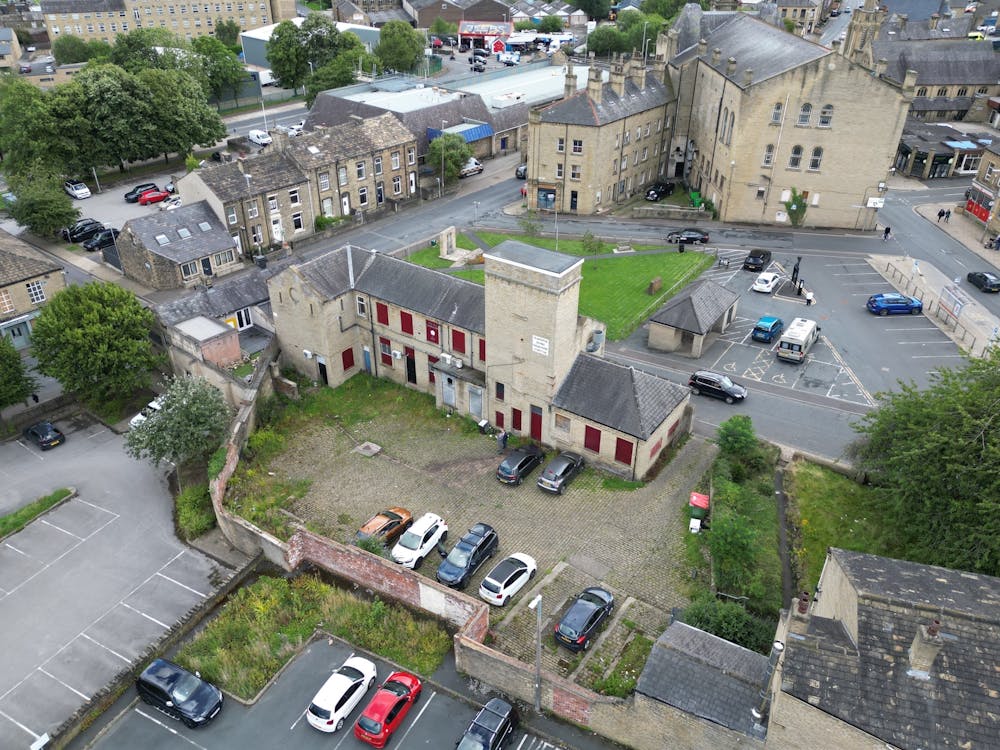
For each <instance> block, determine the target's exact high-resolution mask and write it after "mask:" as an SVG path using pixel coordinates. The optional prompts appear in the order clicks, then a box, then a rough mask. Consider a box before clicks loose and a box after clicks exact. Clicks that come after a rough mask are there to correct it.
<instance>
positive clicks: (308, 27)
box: [299, 13, 360, 70]
mask: <svg viewBox="0 0 1000 750" xmlns="http://www.w3.org/2000/svg"><path fill="white" fill-rule="evenodd" d="M299 36H300V38H301V44H302V45H303V47H305V51H306V60H308V61H309V62H311V63H312V64H313V70H315V69H316V68H319V67H320V66H322V65H326V64H327V63H328V62H330V61H331V60H333V59H334V58H335V57H336V56H337V55H338V54H339V53H340V50H341V47H342V46H343V45H342V43H341V38H340V32H339V31H337V27H336V25H335V24H334V23H333V21H331V20H330V19H329V18H327V17H326V16H324V15H321V14H319V13H310V14H309V16H308V17H307V18H306V20H305V21H303V22H302V26H300V27H299ZM354 36H355V38H357V35H354ZM358 41H359V42H360V40H358Z"/></svg>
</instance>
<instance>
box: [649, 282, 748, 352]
mask: <svg viewBox="0 0 1000 750" xmlns="http://www.w3.org/2000/svg"><path fill="white" fill-rule="evenodd" d="M738 301H739V295H738V294H736V293H735V292H731V291H730V290H728V289H726V288H725V287H724V286H722V285H721V284H716V283H715V282H714V281H709V280H704V281H699V282H698V283H696V284H691V285H690V286H688V287H687V288H686V289H684V290H683V291H682V292H680V293H679V294H678V295H677V296H675V297H673V298H671V299H670V300H669V301H668V302H667V303H666V304H665V305H664V306H663V307H661V308H660V309H659V310H657V311H656V313H655V314H654V315H653V317H651V318H650V319H649V340H648V344H647V345H648V346H649V348H650V349H658V350H660V351H664V352H677V353H678V354H683V355H685V356H689V357H694V358H696V359H697V358H698V357H700V356H701V354H702V352H703V351H704V350H705V349H706V348H708V346H709V345H711V343H712V341H713V340H714V339H715V337H717V336H718V335H719V334H720V333H724V332H725V330H726V329H727V328H728V327H729V326H730V324H732V322H733V321H734V320H736V306H737V304H738Z"/></svg>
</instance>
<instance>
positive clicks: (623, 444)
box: [615, 438, 632, 466]
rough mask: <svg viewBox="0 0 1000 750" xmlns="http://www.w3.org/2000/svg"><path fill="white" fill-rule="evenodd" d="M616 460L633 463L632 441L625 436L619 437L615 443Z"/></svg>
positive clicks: (628, 463) (622, 462)
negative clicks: (624, 437)
mask: <svg viewBox="0 0 1000 750" xmlns="http://www.w3.org/2000/svg"><path fill="white" fill-rule="evenodd" d="M615 461H617V462H618V463H620V464H626V465H628V466H631V465H632V443H631V442H630V441H628V440H625V439H623V438H618V442H617V443H616V444H615Z"/></svg>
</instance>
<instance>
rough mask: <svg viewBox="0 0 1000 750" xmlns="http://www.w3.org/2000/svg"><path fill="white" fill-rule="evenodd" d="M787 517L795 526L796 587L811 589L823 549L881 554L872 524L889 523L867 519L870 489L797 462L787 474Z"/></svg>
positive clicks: (824, 558)
mask: <svg viewBox="0 0 1000 750" xmlns="http://www.w3.org/2000/svg"><path fill="white" fill-rule="evenodd" d="M786 477H788V478H789V479H790V480H791V481H790V482H789V483H788V484H787V486H786V489H787V490H788V496H789V501H790V502H789V509H788V510H789V519H790V520H791V521H792V522H793V523H794V524H795V526H796V527H797V528H798V543H797V545H796V549H795V554H796V556H797V558H798V562H799V575H800V577H801V579H802V580H801V581H799V583H800V584H801V588H802V589H804V590H808V591H815V590H816V583H817V582H818V581H819V574H820V573H821V572H822V570H823V561H824V560H826V549H827V547H841V548H842V549H849V550H854V551H856V552H870V553H872V554H874V555H885V554H887V550H885V549H884V548H883V547H882V546H881V545H880V544H879V543H878V541H877V538H876V535H875V529H876V524H878V523H884V522H891V519H880V518H875V517H873V516H872V513H871V508H872V507H873V504H874V497H873V491H872V490H871V489H870V488H869V487H865V486H863V485H860V484H858V483H857V482H854V481H852V480H851V479H849V478H847V477H845V476H843V475H842V474H838V473H837V472H835V471H831V470H830V469H827V468H825V467H823V466H818V465H816V464H811V463H808V462H806V461H796V462H795V464H794V465H793V466H792V469H791V471H790V472H789V473H788V474H786Z"/></svg>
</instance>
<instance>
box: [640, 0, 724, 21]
mask: <svg viewBox="0 0 1000 750" xmlns="http://www.w3.org/2000/svg"><path fill="white" fill-rule="evenodd" d="M688 1H689V0H643V2H642V5H641V6H640V10H642V12H643V13H648V14H650V15H657V16H659V17H660V18H673V17H674V16H676V15H677V14H678V13H680V12H681V10H682V9H683V8H684V6H685V5H686V4H687V3H688ZM701 7H702V9H703V10H708V3H707V2H703V3H701Z"/></svg>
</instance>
